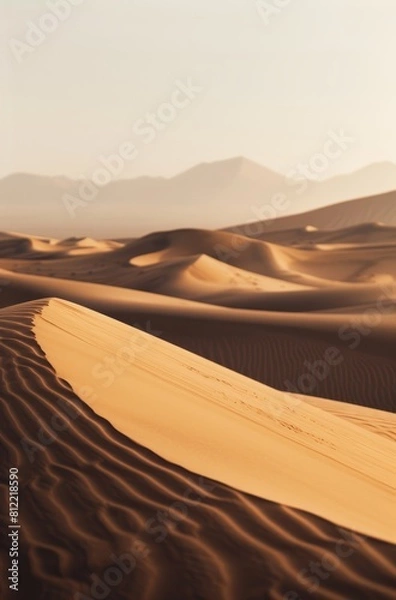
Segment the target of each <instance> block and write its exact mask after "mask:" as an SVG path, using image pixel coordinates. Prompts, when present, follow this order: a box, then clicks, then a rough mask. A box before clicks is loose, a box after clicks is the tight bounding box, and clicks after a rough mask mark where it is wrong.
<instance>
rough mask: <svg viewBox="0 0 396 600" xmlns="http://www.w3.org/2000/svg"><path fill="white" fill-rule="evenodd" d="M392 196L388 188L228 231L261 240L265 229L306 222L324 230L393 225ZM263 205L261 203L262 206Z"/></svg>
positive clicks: (298, 225) (299, 224)
mask: <svg viewBox="0 0 396 600" xmlns="http://www.w3.org/2000/svg"><path fill="white" fill-rule="evenodd" d="M395 196H396V193H395V192H393V191H391V192H389V193H386V194H380V195H373V196H369V197H367V198H358V199H357V200H348V201H346V202H341V203H337V204H330V205H329V206H325V207H323V208H318V209H315V210H311V211H308V212H302V213H299V214H294V215H290V216H285V217H284V216H282V215H280V216H279V218H274V219H271V220H263V221H260V222H257V223H247V224H244V225H239V226H238V227H229V228H228V231H233V232H236V233H239V234H241V235H247V236H250V235H251V236H252V237H255V238H257V239H260V237H261V235H263V239H265V236H266V235H267V234H268V232H273V231H284V230H287V229H295V228H305V227H306V226H307V225H310V226H311V227H317V228H319V229H325V230H329V229H331V230H336V229H344V228H346V227H353V226H354V225H361V224H367V223H378V224H381V223H383V224H384V225H388V226H392V227H395V226H396V211H395ZM266 206H267V205H265V204H264V208H265V207H266ZM297 212H298V211H296V213H297ZM260 223H261V224H260Z"/></svg>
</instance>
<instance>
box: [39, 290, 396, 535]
mask: <svg viewBox="0 0 396 600" xmlns="http://www.w3.org/2000/svg"><path fill="white" fill-rule="evenodd" d="M34 331H35V334H36V337H37V341H38V343H39V345H40V346H41V348H42V350H43V351H44V352H45V354H46V356H47V358H48V360H49V362H50V364H52V365H53V367H54V368H55V370H56V371H57V373H58V374H59V376H60V377H62V378H63V379H65V380H66V381H68V382H69V384H70V385H71V386H72V388H73V389H74V391H75V392H76V393H77V395H78V394H79V393H80V392H79V391H80V390H81V389H83V388H84V387H88V388H91V389H92V390H93V395H92V396H91V397H90V398H87V399H86V401H87V403H88V404H89V405H90V406H91V407H92V408H93V409H94V410H95V412H97V413H98V414H100V415H101V416H102V417H104V418H105V419H106V420H109V421H110V422H111V423H112V425H113V426H114V427H115V428H116V429H117V430H119V431H121V432H122V433H124V434H126V435H127V436H128V437H131V438H132V439H134V441H136V442H138V443H139V444H141V445H143V446H145V447H148V448H149V449H150V450H152V451H153V452H156V453H157V454H159V455H160V456H162V457H163V458H166V459H167V460H169V461H171V462H174V463H177V464H179V465H181V466H183V467H184V468H187V469H189V470H192V471H194V472H197V473H201V474H204V475H205V476H206V477H210V478H211V479H215V480H217V481H221V482H223V483H225V484H227V485H231V486H232V487H234V488H237V489H240V490H242V491H244V492H247V493H251V494H255V495H257V496H260V497H263V498H266V499H270V500H273V501H276V502H280V503H282V504H287V505H290V506H293V507H295V508H299V509H302V510H307V511H309V512H312V513H313V514H316V515H319V516H321V517H323V518H327V519H329V520H331V521H333V522H335V523H337V524H338V525H342V526H344V527H350V528H352V529H354V530H356V531H359V532H361V533H364V534H367V535H372V536H376V537H378V538H380V539H384V540H387V541H391V542H396V528H392V526H390V523H391V522H392V521H393V520H394V519H395V517H396V511H395V508H394V498H395V495H394V494H395V492H396V477H395V476H393V475H392V474H391V473H390V471H389V465H390V464H391V463H392V460H395V459H396V454H395V450H396V446H395V445H394V444H393V443H391V442H388V441H387V440H385V439H383V438H380V437H379V436H373V435H372V434H370V433H369V432H366V431H362V430H361V428H358V427H355V426H353V425H351V424H349V423H347V422H345V421H344V420H341V419H337V418H336V417H333V416H332V415H329V414H328V413H327V412H324V411H320V410H319V409H316V408H313V407H311V406H309V405H307V404H305V403H304V402H302V403H301V404H299V405H298V409H296V408H295V405H294V404H293V401H292V399H290V398H289V397H288V396H287V395H285V394H282V393H279V392H276V391H274V390H271V389H270V388H267V387H263V386H262V385H260V384H258V383H255V382H252V381H250V380H248V379H246V378H243V377H241V376H240V375H238V374H236V373H234V372H231V371H229V370H226V369H224V368H222V367H220V366H217V365H214V364H213V363H211V362H209V361H206V360H204V359H202V358H200V357H197V356H196V355H193V354H191V353H188V352H186V351H185V350H182V349H179V348H177V347H175V346H172V345H170V344H168V343H166V342H164V341H162V340H158V339H156V338H153V337H150V336H149V335H148V334H146V333H144V332H139V334H138V336H139V339H138V340H136V339H135V340H134V333H135V332H134V331H133V330H131V329H130V328H129V327H128V326H126V325H124V324H121V323H118V322H116V321H114V320H111V319H109V318H107V317H105V316H103V315H99V314H97V313H94V312H92V311H89V310H87V309H85V308H81V307H79V306H77V305H73V304H70V303H67V302H65V301H62V300H51V301H50V302H49V303H48V305H47V306H46V307H45V308H44V309H43V310H42V311H41V313H40V314H39V315H38V316H37V317H36V318H35V327H34ZM55 339H56V343H54V340H55ZM139 346H141V348H140V350H139ZM76 355H77V356H78V357H79V360H78V361H76ZM106 359H107V362H106ZM110 359H113V362H112V361H111V360H110ZM117 362H118V363H119V364H118V365H117ZM113 363H114V366H115V367H118V370H119V371H120V372H119V374H117V373H116V372H115V371H114V370H112V369H111V367H110V368H109V367H108V366H106V365H110V364H113ZM131 390H133V394H134V398H131ZM220 432H222V433H224V432H227V435H226V436H224V435H222V433H220ZM236 442H237V443H236ZM263 470H265V473H266V476H265V478H264V477H263V475H262V474H263ZM358 499H359V510H358V511H357V510H356V506H357V502H358ZM374 507H376V510H374Z"/></svg>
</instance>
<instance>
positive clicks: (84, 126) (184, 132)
mask: <svg viewBox="0 0 396 600" xmlns="http://www.w3.org/2000/svg"><path fill="white" fill-rule="evenodd" d="M57 2H59V3H60V4H63V5H65V3H66V5H67V6H66V8H65V9H64V10H67V11H68V12H70V15H69V16H68V18H67V19H66V20H64V21H62V22H59V21H57V18H55V17H48V13H50V14H51V15H52V14H53V13H52V12H51V11H50V9H49V6H51V5H53V6H55V5H56V4H57ZM73 2H74V4H76V6H71V5H72V3H73ZM278 2H279V5H283V8H281V9H275V10H274V14H272V15H270V16H269V22H268V23H266V21H265V19H264V18H263V16H262V15H261V16H260V14H259V11H258V8H257V2H256V1H255V0H166V1H164V0H46V1H45V0H44V1H43V0H18V2H16V0H1V7H2V8H1V12H2V13H3V14H2V15H1V16H2V25H1V34H2V40H3V47H2V55H3V58H2V63H1V73H0V75H1V83H0V98H1V100H0V102H1V111H2V119H1V125H0V127H1V130H0V136H1V140H2V151H3V152H2V160H1V164H0V176H5V175H8V174H9V173H12V172H20V171H25V172H30V173H38V174H44V175H45V174H48V175H67V176H73V177H78V176H82V175H84V176H89V174H90V172H91V171H92V170H93V169H94V168H95V166H96V165H97V164H98V160H99V157H100V156H101V155H105V156H108V155H109V154H112V153H114V152H117V151H118V148H119V147H120V145H121V144H123V143H124V142H126V141H129V142H131V143H134V144H135V146H136V157H135V158H134V159H133V160H128V161H127V162H126V164H125V168H124V170H123V172H122V175H121V176H122V177H135V176H139V175H142V174H150V175H166V176H169V175H173V174H175V173H176V172H179V171H182V170H184V169H186V168H188V167H190V166H191V165H193V164H196V163H199V162H202V161H213V160H220V159H224V158H228V157H231V156H239V155H244V156H246V157H248V158H251V159H253V160H256V161H258V162H259V163H261V164H263V165H266V166H268V167H270V168H272V169H275V170H278V171H280V172H284V173H285V172H288V171H289V170H290V168H292V167H293V166H294V165H295V164H296V163H298V162H299V161H301V160H304V159H306V158H309V157H310V156H311V155H312V154H313V153H315V152H317V151H320V149H321V148H322V147H323V143H324V142H325V140H326V139H327V132H328V131H329V130H338V129H343V130H344V131H345V133H347V134H349V135H351V136H352V137H353V138H354V139H355V141H356V142H355V144H354V145H353V147H352V148H351V149H350V150H349V151H348V152H346V153H345V154H344V155H343V156H342V159H340V160H339V161H335V162H334V164H332V165H331V168H330V170H329V172H328V173H326V176H332V175H334V174H336V173H338V172H346V171H352V170H354V169H356V168H359V167H361V166H364V165H366V164H368V163H371V162H377V161H382V160H390V161H393V162H396V119H395V116H394V115H395V106H396V80H395V72H394V58H395V56H396V36H395V23H396V2H395V1H394V0H290V1H289V2H287V0H268V1H267V5H273V6H276V5H277V4H278ZM261 4H262V5H264V4H265V2H262V3H261ZM262 10H263V9H262ZM46 14H47V17H45V15H46ZM43 19H44V20H43ZM54 19H55V20H54ZM29 23H33V24H34V25H35V26H36V27H37V24H38V23H41V24H43V23H44V25H43V26H44V28H46V27H47V29H48V28H49V29H51V28H52V27H54V28H55V29H54V30H53V31H52V32H46V33H44V34H40V32H39V33H38V34H37V31H36V34H35V35H36V37H34V38H33V41H35V40H37V35H41V37H43V35H44V40H42V39H41V40H40V38H39V43H38V44H37V46H36V47H35V48H34V47H33V46H32V44H31V41H32V33H31V31H32V30H31V25H29ZM28 32H30V37H29V38H27V37H26V36H27V35H29V33H28ZM27 39H28V40H29V45H27ZM22 43H24V44H25V46H23V45H22ZM29 48H30V50H29ZM31 50H33V51H31ZM17 58H19V62H18V60H17ZM189 79H190V80H191V81H192V82H193V84H194V85H195V86H196V87H199V88H201V91H200V92H199V93H198V92H197V94H196V97H195V98H194V99H190V100H189V103H188V106H184V107H183V108H180V107H178V108H177V109H172V110H174V111H175V115H173V116H172V115H171V117H172V119H173V120H171V121H170V122H167V123H166V124H165V125H164V123H163V121H162V120H161V121H160V125H161V130H160V131H156V133H155V139H153V140H150V142H148V141H147V138H144V137H143V136H142V135H140V134H137V133H136V132H134V131H133V125H134V123H136V122H137V121H138V120H139V119H143V120H146V119H147V114H149V113H156V112H157V111H158V110H159V107H161V105H162V104H163V103H165V102H167V101H169V99H170V98H171V97H172V98H174V95H175V90H176V89H177V85H180V82H182V83H186V82H188V80H189ZM176 82H179V84H176ZM178 99H179V100H180V102H181V99H180V95H179V96H178ZM168 108H169V107H168ZM164 110H165V113H164V112H161V115H162V114H165V115H169V114H170V113H169V111H168V112H166V109H164ZM157 122H158V121H157ZM141 123H142V122H141Z"/></svg>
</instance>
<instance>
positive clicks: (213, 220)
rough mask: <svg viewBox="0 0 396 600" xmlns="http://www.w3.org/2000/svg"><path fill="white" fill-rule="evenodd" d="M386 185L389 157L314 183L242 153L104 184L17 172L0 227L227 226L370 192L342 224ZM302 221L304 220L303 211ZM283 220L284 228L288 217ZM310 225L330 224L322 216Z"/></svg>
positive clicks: (82, 230)
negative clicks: (157, 174)
mask: <svg viewBox="0 0 396 600" xmlns="http://www.w3.org/2000/svg"><path fill="white" fill-rule="evenodd" d="M393 190H396V165H393V164H392V163H377V164H373V165H370V166H368V167H366V168H364V169H361V170H359V171H356V172H354V173H352V174H349V175H342V176H338V177H335V178H332V179H328V180H324V181H320V182H319V181H314V180H304V179H302V178H299V179H298V180H297V179H287V178H285V176H283V175H280V174H279V173H276V172H274V171H272V170H270V169H267V168H265V167H263V166H261V165H259V164H257V163H255V162H253V161H250V160H248V159H245V158H242V157H238V158H232V159H228V160H224V161H218V162H214V163H202V164H199V165H197V166H195V167H192V168H191V169H189V170H187V171H185V172H183V173H181V174H179V175H176V176H175V177H171V178H164V177H138V178H136V179H121V180H116V181H110V182H109V183H108V184H107V185H104V186H100V185H98V184H95V183H94V182H92V181H85V180H73V179H69V178H66V177H46V176H38V175H31V174H23V173H20V174H14V175H10V176H8V177H6V178H4V179H2V180H0V219H1V224H2V225H1V226H2V229H3V230H9V231H25V229H26V224H27V223H29V232H27V233H30V234H34V235H44V236H55V237H68V236H87V235H88V236H93V237H105V238H106V237H124V236H128V237H130V236H140V235H142V234H146V233H148V232H151V231H154V230H164V229H175V228H182V227H191V225H192V224H194V226H195V227H201V228H210V229H213V228H215V229H219V228H227V227H230V226H233V225H235V224H238V223H250V222H254V221H259V220H263V219H269V218H270V219H272V218H275V217H276V218H279V217H280V218H283V217H287V216H288V215H294V214H298V213H303V212H306V211H310V210H314V209H318V208H321V207H323V206H326V205H330V204H334V203H339V202H342V201H346V200H352V199H356V198H362V197H366V198H369V200H367V202H368V203H369V204H370V205H371V209H370V211H369V212H370V215H367V216H364V220H363V221H362V220H359V219H361V215H360V211H357V210H356V207H355V208H354V210H353V213H354V214H353V219H352V221H347V222H343V224H342V225H341V224H339V223H337V224H335V227H339V226H343V227H347V226H350V225H354V224H356V223H359V222H364V221H366V220H370V221H380V220H381V204H382V203H383V200H382V199H381V197H378V195H379V194H382V193H385V192H390V191H393ZM374 195H375V198H373V199H370V198H371V196H374ZM389 199H390V200H391V204H392V203H393V197H392V198H391V197H389V198H386V199H385V200H384V202H385V203H386V204H387V206H388V205H389ZM274 206H275V209H274V208H273V207H274ZM279 207H280V208H279ZM382 212H383V211H382ZM377 213H378V214H377ZM343 214H344V213H343ZM303 222H304V225H306V223H307V221H306V217H304V219H303ZM293 223H294V224H295V221H293ZM283 224H284V226H285V227H287V220H283ZM395 224H396V214H395ZM312 225H314V226H320V227H322V226H325V227H326V226H330V225H331V224H329V223H328V222H326V219H324V221H323V222H322V221H321V222H320V223H319V224H318V222H312ZM330 228H331V227H330Z"/></svg>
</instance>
